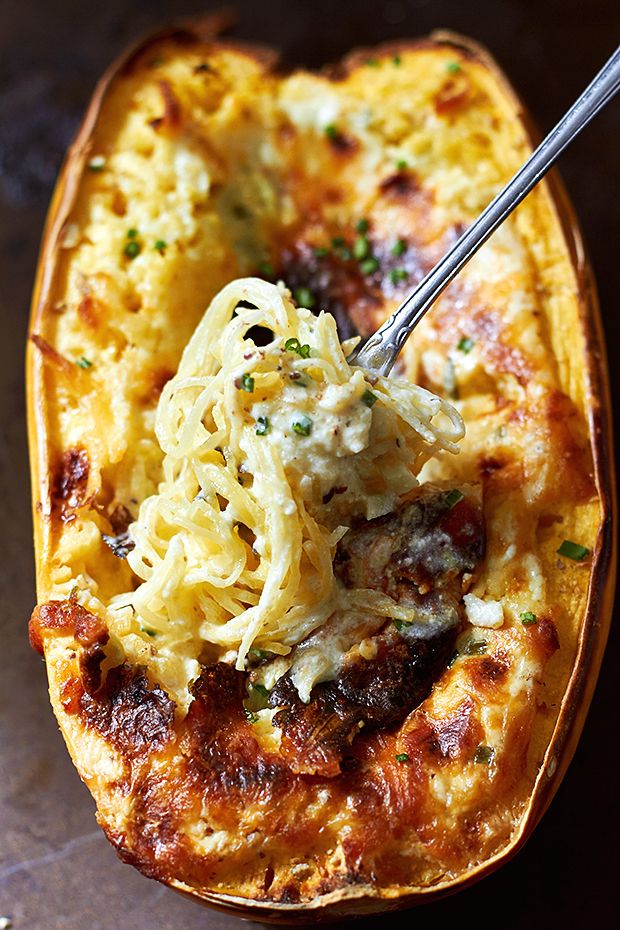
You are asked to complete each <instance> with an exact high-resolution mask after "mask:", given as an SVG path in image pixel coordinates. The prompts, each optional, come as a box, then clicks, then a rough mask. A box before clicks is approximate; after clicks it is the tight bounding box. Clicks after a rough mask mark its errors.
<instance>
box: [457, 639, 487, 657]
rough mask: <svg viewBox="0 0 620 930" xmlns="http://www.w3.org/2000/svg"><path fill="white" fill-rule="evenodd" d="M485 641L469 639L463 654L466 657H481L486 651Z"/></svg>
mask: <svg viewBox="0 0 620 930" xmlns="http://www.w3.org/2000/svg"><path fill="white" fill-rule="evenodd" d="M487 646H488V643H487V641H486V639H470V640H469V642H468V643H467V645H466V646H465V648H464V649H463V652H464V653H465V655H466V656H482V655H484V653H485V652H486V651H487Z"/></svg>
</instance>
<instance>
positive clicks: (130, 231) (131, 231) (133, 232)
mask: <svg viewBox="0 0 620 930" xmlns="http://www.w3.org/2000/svg"><path fill="white" fill-rule="evenodd" d="M137 237H138V230H137V229H128V230H127V238H128V239H137Z"/></svg>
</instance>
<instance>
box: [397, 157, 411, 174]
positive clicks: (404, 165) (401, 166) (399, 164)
mask: <svg viewBox="0 0 620 930" xmlns="http://www.w3.org/2000/svg"><path fill="white" fill-rule="evenodd" d="M408 167H409V162H406V161H405V159H404V158H401V159H400V160H399V161H397V162H396V170H397V171H406V170H407V168H408Z"/></svg>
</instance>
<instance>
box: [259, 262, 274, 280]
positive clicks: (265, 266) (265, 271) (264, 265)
mask: <svg viewBox="0 0 620 930" xmlns="http://www.w3.org/2000/svg"><path fill="white" fill-rule="evenodd" d="M258 270H259V271H260V273H261V274H262V275H263V277H264V278H272V277H273V265H272V264H271V262H261V263H260V265H259V266H258Z"/></svg>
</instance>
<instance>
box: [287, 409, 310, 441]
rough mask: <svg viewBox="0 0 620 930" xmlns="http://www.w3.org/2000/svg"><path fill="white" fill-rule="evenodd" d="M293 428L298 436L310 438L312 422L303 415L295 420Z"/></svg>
mask: <svg viewBox="0 0 620 930" xmlns="http://www.w3.org/2000/svg"><path fill="white" fill-rule="evenodd" d="M292 428H293V432H294V433H297V435H298V436H309V435H310V433H311V432H312V420H311V419H310V417H307V416H305V415H303V414H302V416H301V417H300V418H299V419H298V420H293V425H292Z"/></svg>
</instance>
